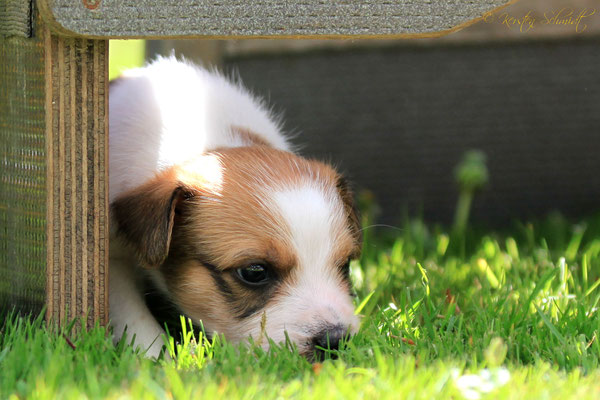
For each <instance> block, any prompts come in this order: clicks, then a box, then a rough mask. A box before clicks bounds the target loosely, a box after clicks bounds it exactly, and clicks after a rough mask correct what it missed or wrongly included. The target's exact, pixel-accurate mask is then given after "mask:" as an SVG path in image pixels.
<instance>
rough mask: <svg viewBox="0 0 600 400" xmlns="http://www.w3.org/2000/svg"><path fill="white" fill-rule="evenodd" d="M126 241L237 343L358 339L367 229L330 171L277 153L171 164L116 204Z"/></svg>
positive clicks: (248, 152)
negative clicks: (356, 275) (358, 269)
mask: <svg viewBox="0 0 600 400" xmlns="http://www.w3.org/2000/svg"><path fill="white" fill-rule="evenodd" d="M112 212H113V216H114V218H115V221H116V223H117V225H118V231H119V232H120V234H121V236H122V237H123V238H124V239H125V241H127V242H128V243H129V244H130V245H132V247H133V249H134V250H135V251H136V253H137V254H138V256H139V258H140V260H141V261H142V263H143V264H144V265H146V266H147V268H150V269H154V270H155V271H157V273H155V274H156V275H158V276H159V280H160V283H159V287H161V288H162V289H163V290H164V291H166V292H167V295H168V296H169V297H170V298H171V300H172V301H174V302H175V303H176V304H177V305H178V306H179V308H180V309H181V310H182V311H183V312H184V313H185V314H186V315H187V316H189V317H190V318H192V319H193V320H196V321H200V320H201V321H202V323H203V325H204V327H205V328H206V329H207V331H209V332H219V333H223V334H224V335H225V337H226V338H228V339H229V340H232V341H240V340H243V339H246V338H248V337H249V336H252V337H253V338H254V340H255V341H257V342H259V343H263V344H265V345H266V343H267V342H268V341H267V337H268V338H271V339H273V340H274V341H276V342H281V341H284V340H285V335H286V332H287V335H288V336H289V338H290V339H291V340H292V341H293V342H295V343H296V344H297V346H298V348H299V350H300V352H301V353H303V354H305V355H308V356H310V355H312V354H313V352H314V350H315V346H322V347H327V346H328V345H329V346H330V347H332V348H333V347H336V346H337V343H338V341H339V340H340V338H341V337H343V336H345V335H348V334H352V333H355V332H356V331H357V329H358V324H359V321H358V319H357V317H356V316H355V315H354V312H353V306H352V301H351V286H350V280H349V271H348V269H349V262H350V260H351V259H354V258H356V257H358V255H359V253H360V248H361V233H360V227H359V221H358V217H357V215H356V211H355V209H354V206H353V201H352V193H351V192H350V190H349V188H348V186H347V184H346V183H345V181H344V179H343V178H342V177H341V176H340V175H338V174H337V173H336V172H335V171H334V170H333V169H332V168H330V167H329V166H327V165H325V164H322V163H319V162H316V161H308V160H306V159H303V158H301V157H298V156H296V155H293V154H291V153H288V152H284V151H280V150H275V149H273V148H270V147H267V146H253V147H240V148H230V149H224V150H221V151H214V152H211V153H208V154H205V155H203V156H201V157H199V158H197V159H195V160H192V161H190V162H188V163H186V164H184V165H179V166H177V167H173V168H170V169H168V170H166V171H164V172H162V173H161V174H159V175H158V176H156V177H155V178H154V179H153V180H151V181H149V182H147V183H145V184H143V185H142V186H140V187H139V188H137V189H135V190H133V191H131V192H128V193H126V194H124V195H122V196H120V197H119V198H118V199H117V200H115V201H114V202H113V205H112Z"/></svg>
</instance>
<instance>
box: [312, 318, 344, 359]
mask: <svg viewBox="0 0 600 400" xmlns="http://www.w3.org/2000/svg"><path fill="white" fill-rule="evenodd" d="M347 334H348V328H347V327H346V326H344V325H329V326H327V327H326V328H325V329H323V330H322V331H320V332H319V333H317V334H316V335H315V336H314V337H313V339H312V342H313V347H314V348H315V351H316V352H317V354H319V355H322V353H323V350H321V349H319V348H317V346H318V347H322V348H323V349H325V350H327V349H329V350H337V349H338V347H339V346H340V340H342V338H343V337H345V336H346V335H347Z"/></svg>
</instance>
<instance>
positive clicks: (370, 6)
mask: <svg viewBox="0 0 600 400" xmlns="http://www.w3.org/2000/svg"><path fill="white" fill-rule="evenodd" d="M512 2H514V0H513V1H509V0H479V1H475V0H455V1H451V2H449V1H447V0H403V1H389V0H361V1H351V0H335V1H322V0H303V1H299V2H298V1H287V0H265V1H260V2H247V1H242V0H223V1H218V2H215V1H209V0H181V1H168V0H81V1H72V0H39V1H38V2H37V4H38V7H39V9H40V10H41V13H42V14H43V17H44V20H45V21H46V22H47V23H49V24H50V25H51V26H52V28H53V29H54V30H55V32H59V33H61V34H63V35H70V36H85V37H90V38H134V37H154V38H159V37H161V38H194V37H196V38H199V37H218V38H225V37H227V38H235V37H248V36H253V37H336V38H340V37H353V38H357V37H375V36H378V37H417V36H421V37H423V36H439V35H441V34H443V33H448V32H450V31H453V30H457V29H460V28H463V27H465V26H467V25H469V24H470V23H472V22H473V20H475V19H478V18H481V17H482V16H483V15H484V14H486V13H488V12H490V11H492V10H494V9H497V8H498V7H502V6H505V5H507V4H510V3H512Z"/></svg>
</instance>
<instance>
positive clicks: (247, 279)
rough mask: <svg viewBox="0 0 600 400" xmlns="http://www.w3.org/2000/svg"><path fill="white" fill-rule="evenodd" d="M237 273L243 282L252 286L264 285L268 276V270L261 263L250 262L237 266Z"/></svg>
mask: <svg viewBox="0 0 600 400" xmlns="http://www.w3.org/2000/svg"><path fill="white" fill-rule="evenodd" d="M237 274H238V276H239V277H240V279H241V280H242V281H243V282H244V283H247V284H248V285H252V286H259V285H264V284H265V283H267V282H268V281H269V278H270V277H269V271H268V270H267V268H266V267H265V266H264V265H262V264H252V265H249V266H247V267H243V268H238V269H237Z"/></svg>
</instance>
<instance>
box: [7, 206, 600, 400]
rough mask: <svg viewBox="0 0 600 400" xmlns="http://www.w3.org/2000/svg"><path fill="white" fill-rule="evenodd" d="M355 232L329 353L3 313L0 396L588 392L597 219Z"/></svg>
mask: <svg viewBox="0 0 600 400" xmlns="http://www.w3.org/2000/svg"><path fill="white" fill-rule="evenodd" d="M363 218H364V220H365V221H364V222H365V224H366V225H365V226H369V225H370V218H371V217H370V213H369V212H368V209H367V212H366V213H364V217H363ZM374 232H375V233H374ZM365 234H366V243H365V249H364V254H363V257H362V259H361V260H360V261H358V262H355V263H353V265H352V277H353V280H354V282H355V285H356V292H357V298H356V304H357V309H358V310H359V312H360V314H361V315H362V316H363V320H362V321H363V322H362V328H361V330H360V332H359V334H357V335H356V336H355V337H354V338H352V339H351V340H349V341H348V342H347V343H346V345H345V347H344V348H343V349H342V350H340V351H337V352H335V353H334V354H332V356H335V357H337V358H335V357H332V358H329V357H328V358H327V359H325V360H323V361H322V362H321V363H317V364H310V363H308V362H307V361H306V360H304V359H303V358H302V357H301V356H299V355H298V354H297V353H295V352H294V349H293V348H290V346H285V345H281V346H273V348H272V349H271V350H270V351H268V352H264V351H262V350H260V349H258V348H256V347H253V346H251V345H243V346H234V345H232V344H229V343H226V342H225V341H224V340H222V339H221V338H218V337H217V338H215V339H214V340H212V341H207V340H206V339H204V338H202V337H198V338H192V337H190V335H188V340H187V341H186V342H184V343H179V344H173V343H171V347H174V346H179V351H178V354H177V356H176V357H175V358H174V359H173V360H168V359H162V360H158V361H153V360H149V359H145V358H144V357H143V356H142V355H141V354H139V353H137V352H136V351H134V350H133V349H132V348H131V347H130V346H128V345H127V344H126V343H125V342H122V343H121V344H120V345H119V346H116V347H115V346H113V345H112V343H111V341H110V340H109V339H108V338H107V337H106V336H107V335H106V330H105V329H104V328H101V327H98V328H97V329H94V330H92V331H90V332H87V333H85V334H81V335H75V334H73V333H71V332H70V331H69V330H68V328H66V329H65V330H58V329H55V328H52V329H48V328H46V327H45V325H44V323H43V322H42V321H41V320H40V319H37V320H35V319H33V320H32V319H22V318H10V319H9V320H8V321H7V323H6V324H5V326H4V327H3V328H2V330H3V332H2V336H1V337H0V398H3V399H4V398H15V399H17V398H43V399H46V398H47V399H54V398H61V399H62V398H65V399H68V398H81V397H89V398H127V397H130V398H136V399H137V398H149V399H153V398H177V399H185V398H198V397H201V396H202V397H205V398H211V399H212V398H227V399H230V398H233V399H237V398H240V399H246V398H266V399H269V398H273V399H276V398H288V397H292V398H318V399H323V398H350V399H358V398H425V399H431V398H435V399H446V398H448V399H460V398H466V399H478V398H493V399H509V398H515V399H522V398H544V399H565V398H577V399H585V398H589V399H597V398H600V368H599V363H600V343H599V342H598V339H597V336H598V334H599V330H600V317H599V316H598V311H597V307H598V302H599V300H600V288H598V286H599V284H600V280H598V279H599V271H600V216H594V217H590V218H587V219H585V220H583V221H580V222H578V223H573V222H570V221H567V220H566V219H565V218H563V217H561V216H560V215H559V214H553V215H550V216H548V217H547V218H545V219H543V220H541V221H538V222H534V223H514V224H513V225H512V227H511V228H510V229H507V230H505V231H501V232H499V231H494V232H492V231H486V230H479V229H473V228H467V229H466V230H465V231H463V232H459V233H457V232H456V231H453V233H446V231H445V230H444V229H442V228H440V227H433V226H428V225H425V224H424V223H422V222H421V221H420V220H411V221H409V222H407V223H406V224H404V225H403V226H401V227H398V228H379V229H378V231H375V230H374V228H367V229H366V230H365Z"/></svg>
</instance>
